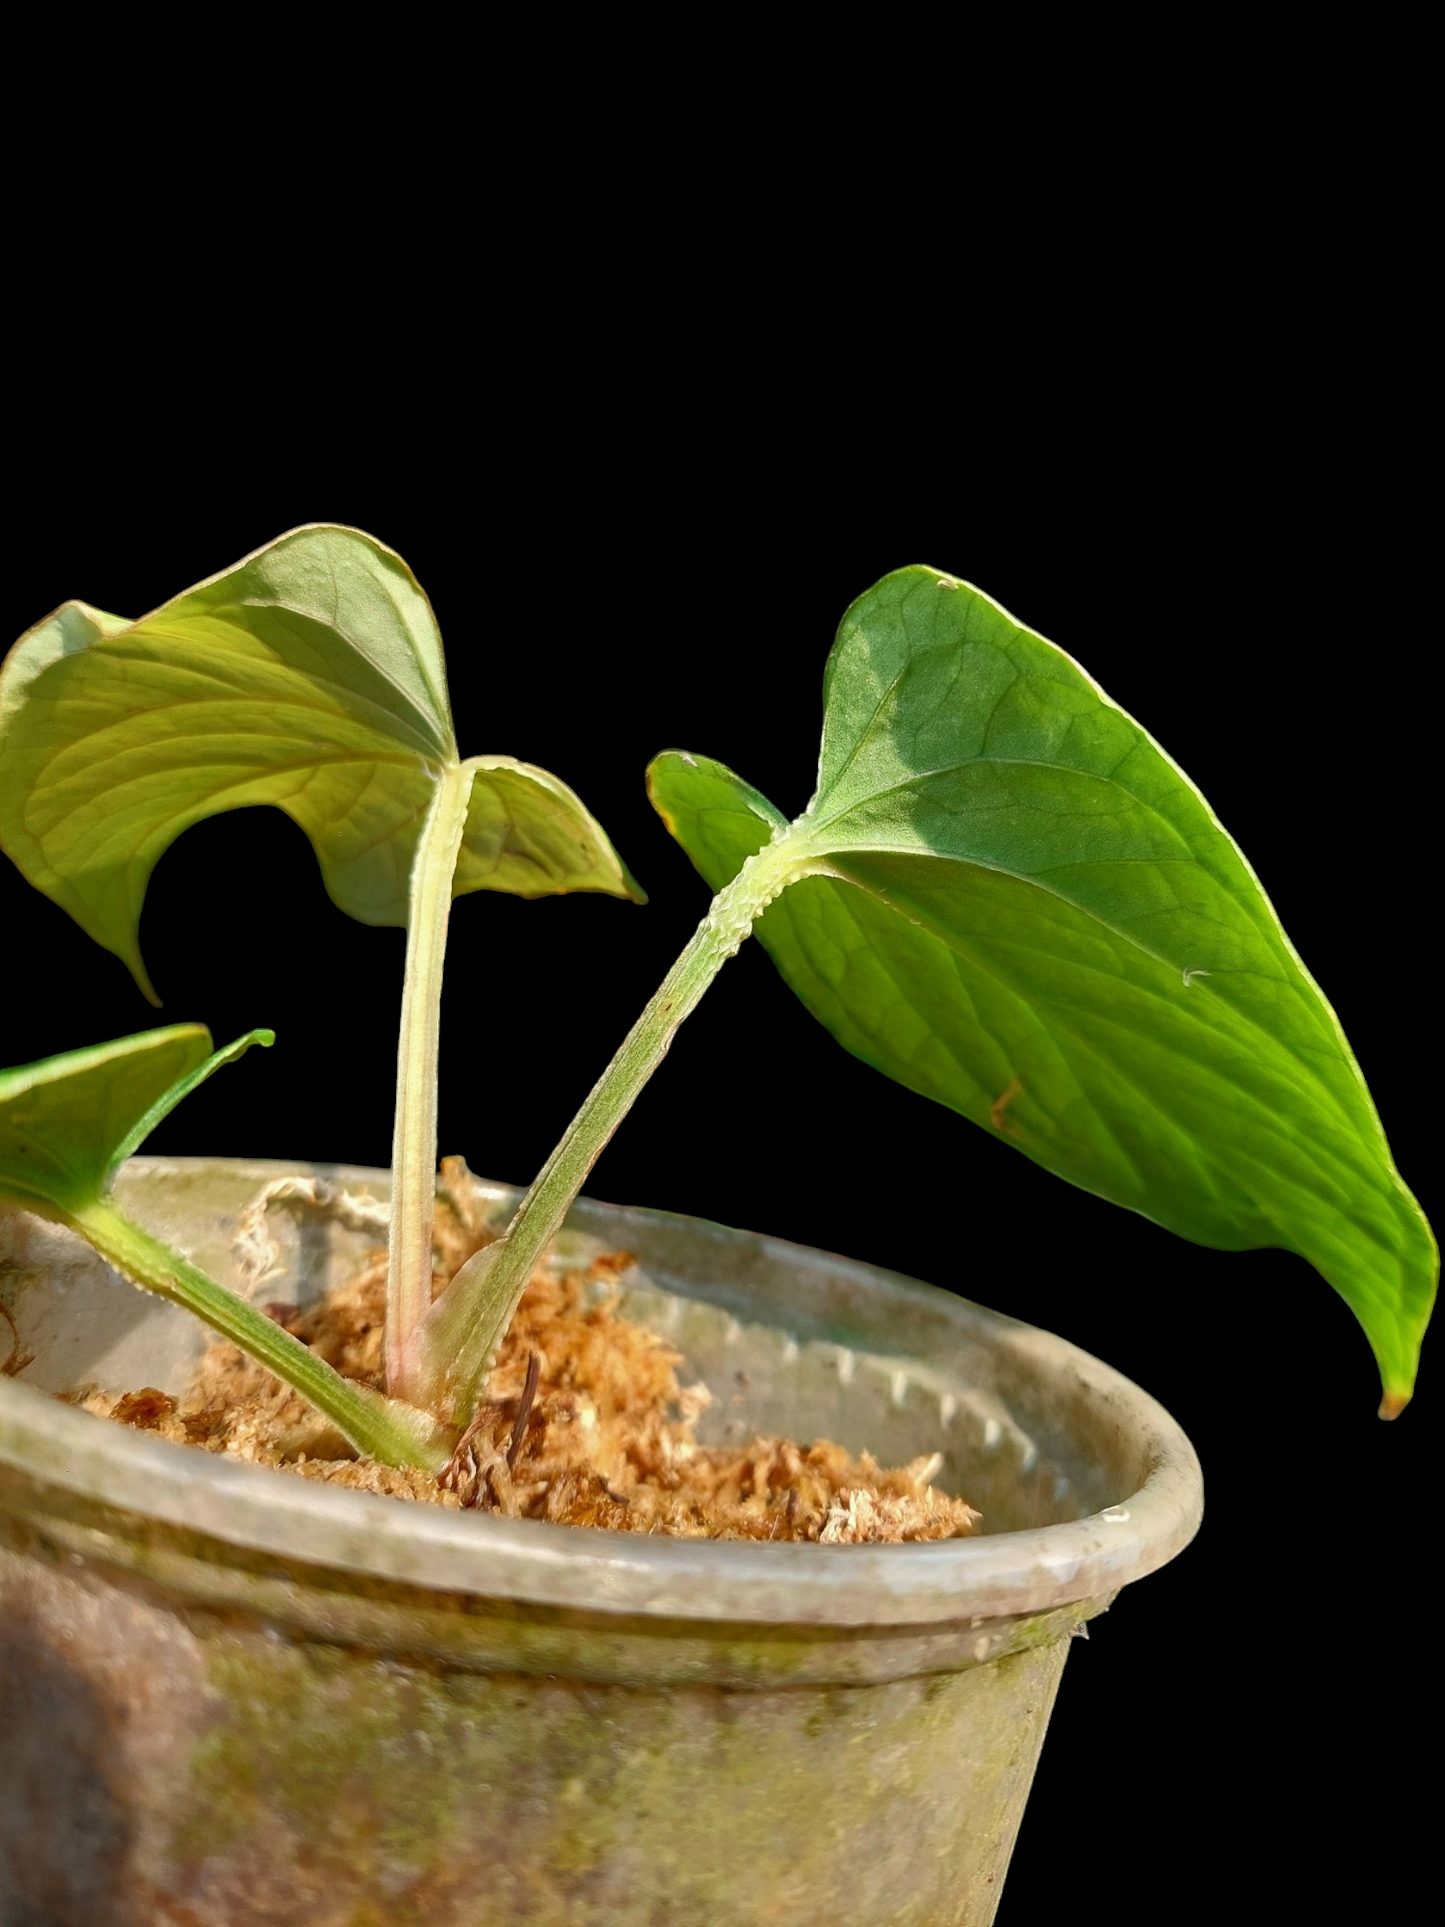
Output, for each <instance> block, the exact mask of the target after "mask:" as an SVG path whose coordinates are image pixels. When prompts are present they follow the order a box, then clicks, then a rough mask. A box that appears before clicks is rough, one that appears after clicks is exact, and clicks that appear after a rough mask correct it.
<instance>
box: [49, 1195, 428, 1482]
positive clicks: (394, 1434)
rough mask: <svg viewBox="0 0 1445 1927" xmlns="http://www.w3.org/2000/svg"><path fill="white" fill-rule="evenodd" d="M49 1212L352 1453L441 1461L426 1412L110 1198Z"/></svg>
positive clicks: (397, 1461)
mask: <svg viewBox="0 0 1445 1927" xmlns="http://www.w3.org/2000/svg"><path fill="white" fill-rule="evenodd" d="M55 1215H57V1216H60V1217H61V1221H62V1222H63V1223H67V1224H69V1225H70V1226H71V1228H72V1229H73V1230H75V1231H78V1232H79V1233H80V1235H81V1236H82V1237H83V1238H85V1239H87V1240H88V1242H89V1243H91V1244H92V1245H94V1246H95V1248H96V1250H97V1251H98V1252H99V1253H100V1254H101V1256H102V1257H103V1258H105V1259H107V1260H108V1261H109V1262H110V1263H111V1264H112V1265H114V1266H115V1268H116V1270H117V1271H119V1272H121V1273H122V1274H123V1275H124V1276H125V1277H127V1278H129V1279H130V1280H131V1281H132V1282H133V1283H134V1284H137V1285H140V1286H143V1287H144V1289H145V1290H147V1291H153V1292H155V1293H156V1294H157V1295H158V1296H160V1297H162V1298H168V1299H170V1300H171V1301H172V1303H174V1304H177V1305H183V1306H184V1307H185V1309H186V1310H187V1311H189V1312H192V1313H194V1315H195V1316H196V1317H197V1318H200V1319H203V1320H204V1321H205V1323H206V1324H208V1325H209V1326H210V1327H211V1329H212V1330H213V1331H217V1332H219V1333H220V1334H221V1336H222V1337H223V1338H228V1339H230V1341H231V1342H232V1344H234V1345H239V1346H240V1348H241V1350H242V1351H244V1352H245V1353H246V1354H247V1355H248V1356H249V1357H251V1358H254V1359H255V1360H256V1361H257V1363H258V1364H261V1365H264V1366H266V1367H267V1369H268V1370H270V1371H273V1372H275V1374H276V1376H277V1377H278V1378H280V1379H283V1380H284V1381H285V1383H286V1384H288V1385H289V1386H290V1387H291V1388H292V1390H293V1391H296V1392H299V1393H300V1394H301V1396H302V1397H303V1398H305V1399H307V1400H309V1402H310V1403H311V1404H312V1405H314V1406H315V1407H316V1409H317V1411H319V1412H322V1413H323V1414H324V1415H325V1416H326V1417H327V1418H329V1419H330V1420H331V1422H332V1424H333V1425H335V1427H336V1428H337V1430H338V1431H339V1432H341V1433H342V1434H343V1435H344V1436H345V1437H346V1438H347V1439H349V1440H350V1442H351V1443H352V1444H353V1445H354V1446H355V1447H356V1449H357V1450H358V1451H359V1452H364V1453H366V1454H368V1455H369V1456H370V1457H371V1458H373V1459H377V1460H379V1461H380V1462H381V1463H382V1464H383V1465H396V1466H408V1465H414V1466H420V1467H422V1468H423V1469H424V1470H426V1471H429V1472H435V1471H439V1470H440V1468H441V1467H442V1466H443V1465H445V1464H446V1461H447V1458H448V1456H449V1454H450V1452H451V1448H452V1444H453V1442H454V1441H453V1438H452V1436H451V1435H450V1434H449V1433H448V1432H447V1431H446V1430H445V1428H443V1427H442V1426H439V1425H438V1424H437V1423H436V1422H435V1420H433V1419H432V1418H431V1417H430V1416H429V1415H428V1414H427V1413H425V1412H419V1411H417V1410H416V1409H415V1408H414V1407H411V1406H407V1405H403V1404H401V1403H399V1402H398V1401H397V1400H395V1399H390V1398H383V1397H382V1396H381V1394H380V1393H379V1392H374V1391H372V1390H371V1388H370V1387H369V1386H366V1385H358V1384H356V1383H355V1382H354V1381H353V1380H351V1379H346V1378H343V1377H342V1376H341V1374H340V1373H339V1372H337V1371H334V1370H333V1369H332V1367H331V1366H330V1365H328V1364H327V1363H326V1361H325V1360H324V1359H321V1358H318V1357H317V1356H316V1354H315V1353H314V1352H313V1351H311V1350H309V1349H308V1347H307V1346H305V1345H303V1344H302V1343H301V1341H300V1340H299V1339H297V1338H293V1337H292V1336H291V1334H290V1332H288V1331H285V1330H283V1328H282V1327H281V1326H280V1325H277V1324H275V1323H273V1321H272V1320H271V1319H269V1318H268V1317H266V1315H265V1313H264V1312H260V1311H258V1310H257V1309H256V1307H255V1306H254V1305H251V1304H249V1303H248V1302H247V1301H246V1300H245V1299H244V1298H242V1297H239V1296H238V1295H237V1293H235V1292H234V1291H228V1290H227V1289H226V1287H225V1286H224V1285H221V1284H218V1283H217V1282H216V1280H215V1279H214V1278H209V1277H207V1275H206V1274H205V1272H203V1271H201V1270H199V1269H198V1268H197V1267H196V1266H195V1265H193V1264H191V1263H190V1262H189V1260H187V1259H185V1258H183V1257H182V1256H181V1254H180V1253H179V1252H177V1251H172V1250H171V1248H170V1247H169V1246H168V1245H165V1244H162V1243H161V1241H160V1240H159V1239H158V1238H153V1237H152V1236H151V1234H150V1233H149V1232H148V1231H143V1230H142V1229H141V1227H140V1226H139V1225H137V1224H134V1223H132V1221H131V1220H130V1219H129V1218H128V1217H126V1215H125V1213H124V1212H123V1211H121V1210H120V1208H119V1207H118V1206H117V1205H116V1204H114V1203H113V1202H112V1200H111V1199H109V1198H96V1199H94V1200H93V1201H91V1202H90V1203H87V1204H84V1205H81V1206H78V1207H76V1208H74V1209H72V1210H70V1211H67V1212H65V1213H64V1214H63V1215H62V1214H60V1213H56V1214H55Z"/></svg>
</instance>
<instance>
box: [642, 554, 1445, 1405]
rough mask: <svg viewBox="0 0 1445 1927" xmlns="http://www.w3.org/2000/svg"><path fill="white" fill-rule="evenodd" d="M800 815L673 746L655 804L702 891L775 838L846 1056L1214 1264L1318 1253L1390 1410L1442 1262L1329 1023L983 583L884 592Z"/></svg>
mask: <svg viewBox="0 0 1445 1927" xmlns="http://www.w3.org/2000/svg"><path fill="white" fill-rule="evenodd" d="M824 696H825V716H824V733H823V749H822V757H821V762H820V768H819V780H818V789H817V793H816V794H815V796H814V798H813V801H812V802H811V804H810V805H809V807H808V809H807V810H806V811H805V812H804V814H803V816H801V817H800V818H799V819H798V820H797V822H796V823H795V824H793V825H792V826H791V827H789V826H787V825H786V822H785V819H784V818H783V817H782V816H781V815H780V814H779V813H778V812H777V811H776V810H774V809H773V807H772V806H771V805H770V804H768V803H767V802H765V801H764V799H762V798H761V797H760V796H758V794H757V792H756V791H754V790H752V789H750V788H749V787H748V785H746V784H745V783H743V782H742V781H741V780H740V779H739V778H738V777H736V776H734V775H733V774H732V772H731V771H729V770H726V769H725V768H724V767H723V766H722V765H721V764H717V763H713V762H710V761H708V760H707V759H705V758H701V757H693V756H685V755H682V754H680V753H678V752H668V753H667V754H665V755H663V756H661V757H659V758H658V759H657V761H656V762H655V763H654V764H653V766H652V768H651V770H650V772H649V785H650V789H651V793H652V797H653V800H654V802H655V804H656V805H657V807H658V809H659V811H660V812H661V813H662V815H663V817H664V820H665V821H666V823H667V825H668V828H669V829H670V830H671V831H672V833H673V834H674V836H676V837H677V839H678V840H679V841H680V842H681V843H682V844H683V846H684V847H685V848H686V849H687V851H688V853H689V854H690V855H691V856H692V858H693V861H694V862H695V864H696V865H697V867H698V869H699V870H700V871H701V872H702V874H703V876H704V877H705V878H706V879H707V881H708V882H709V884H711V885H712V887H713V888H714V889H719V888H721V887H722V886H723V885H725V884H727V883H728V882H730V881H731V879H732V878H733V877H734V876H735V875H736V874H737V873H738V871H739V870H740V869H741V867H742V865H743V863H744V862H745V860H746V859H747V858H748V857H749V856H751V855H752V854H753V853H754V852H755V851H757V850H759V849H761V848H762V847H763V845H765V844H767V843H770V842H784V843H786V844H787V846H788V847H789V848H790V849H792V850H793V851H795V853H796V864H795V868H794V874H795V877H796V879H797V880H795V881H793V882H792V883H791V884H790V885H789V887H787V888H786V889H784V890H783V891H782V893H781V895H779V896H778V897H777V898H776V900H775V901H773V902H772V904H771V906H770V907H769V908H767V909H766V910H765V911H764V912H763V914H762V916H761V918H760V919H759V921H758V922H757V924H756V931H757V934H758V936H759V937H760V938H761V939H762V942H763V944H764V945H765V946H766V947H767V949H768V950H769V952H770V953H771V955H772V956H773V958H774V960H775V962H776V963H777V965H778V967H779V969H780V970H781V972H782V974H783V976H784V978H785V979H786V981H787V982H788V983H789V984H790V985H791V986H792V988H793V989H794V990H795V991H796V992H797V994H798V995H799V996H800V997H801V998H802V1000H803V1002H804V1003H805V1004H806V1005H807V1007H808V1008H809V1010H811V1011H812V1012H813V1014H814V1015H815V1016H816V1017H818V1018H819V1019H821V1021H822V1022H823V1023H824V1024H826V1025H827V1027H828V1029H829V1030H831V1031H832V1032H833V1034H834V1036H835V1037H837V1038H838V1040H839V1042H840V1043H842V1044H843V1045H844V1046H845V1047H846V1048H847V1049H848V1050H850V1051H852V1052H853V1053H854V1054H855V1055H856V1056H858V1057H861V1058H863V1059H864V1060H865V1061H866V1062H868V1063H870V1064H874V1065H876V1066H877V1067H878V1068H879V1069H880V1070H883V1071H885V1072H886V1073H887V1074H888V1075H889V1076H890V1077H893V1078H896V1079H897V1080H898V1081H899V1082H900V1083H903V1084H906V1085H908V1086H909V1087H910V1088H911V1089H913V1090H916V1091H920V1092H922V1093H923V1094H924V1095H925V1096H928V1097H932V1098H936V1099H937V1100H938V1101H939V1102H941V1103H944V1104H947V1105H949V1106H950V1107H951V1108H952V1109H953V1110H956V1111H959V1112H961V1113H962V1114H963V1115H964V1116H965V1117H968V1118H971V1119H972V1120H973V1121H974V1122H975V1123H976V1124H980V1125H982V1126H983V1127H984V1129H986V1130H989V1131H991V1132H993V1133H995V1134H997V1135H999V1136H1001V1137H1003V1138H1005V1139H1006V1140H1007V1141H1008V1142H1009V1143H1011V1144H1013V1145H1015V1146H1016V1147H1017V1148H1018V1149H1019V1150H1021V1151H1023V1152H1024V1153H1025V1154H1026V1155H1027V1156H1029V1157H1031V1158H1033V1159H1034V1160H1035V1161H1036V1162H1038V1163H1039V1164H1042V1165H1044V1166H1045V1167H1046V1168H1047V1169H1048V1170H1051V1171H1054V1172H1057V1173H1058V1174H1059V1175H1060V1176H1062V1177H1066V1178H1068V1179H1069V1180H1070V1181H1071V1182H1073V1183H1075V1184H1078V1185H1081V1186H1082V1187H1084V1188H1085V1189H1086V1190H1089V1191H1094V1192H1097V1193H1099V1194H1100V1195H1101V1196H1103V1197H1106V1198H1111V1199H1113V1200H1114V1201H1115V1202H1116V1203H1119V1204H1124V1205H1128V1206H1130V1207H1132V1208H1133V1209H1135V1210H1137V1211H1140V1212H1143V1213H1144V1214H1145V1215H1146V1216H1148V1217H1151V1218H1153V1219H1156V1220H1157V1221H1158V1222H1159V1223H1161V1224H1163V1225H1166V1226H1168V1227H1169V1228H1170V1229H1171V1230H1174V1231H1177V1232H1180V1233H1181V1234H1182V1235H1184V1236H1186V1237H1189V1238H1193V1239H1195V1240H1197V1241H1198V1242H1200V1243H1202V1244H1209V1245H1216V1246H1220V1247H1223V1248H1225V1249H1231V1250H1239V1249H1244V1248H1248V1247H1253V1246H1262V1245H1279V1246H1283V1247H1285V1248H1287V1249H1290V1250H1293V1251H1296V1252H1299V1253H1300V1254H1301V1255H1302V1256H1304V1257H1305V1258H1307V1259H1308V1260H1309V1261H1310V1262H1311V1263H1312V1264H1313V1265H1315V1266H1316V1267H1317V1268H1318V1269H1319V1271H1321V1272H1322V1273H1323V1275H1324V1276H1325V1277H1326V1278H1327V1279H1328V1280H1329V1281H1330V1283H1331V1284H1333V1285H1334V1286H1335V1288H1336V1289H1337V1290H1338V1291H1339V1292H1340V1293H1341V1294H1342V1295H1343V1296H1344V1298H1345V1299H1346V1300H1347V1301H1348V1303H1349V1304H1350V1306H1351V1307H1352V1308H1353V1310H1354V1312H1355V1314H1356V1316H1357V1317H1358V1318H1359V1320H1360V1323H1361V1324H1362V1325H1363V1327H1364V1329H1365V1332H1366V1334H1367V1336H1368V1337H1369V1340H1370V1343H1371V1345H1372V1347H1373V1348H1374V1351H1375V1355H1376V1358H1377V1360H1378V1362H1379V1366H1380V1371H1381V1376H1382V1379H1383V1381H1384V1388H1385V1403H1384V1406H1383V1407H1382V1410H1385V1411H1386V1412H1394V1411H1397V1410H1399V1409H1400V1408H1401V1407H1402V1406H1403V1404H1404V1403H1405V1401H1406V1399H1407V1398H1408V1397H1409V1394H1410V1390H1411V1388H1412V1386H1413V1383H1414V1375H1415V1366H1416V1361H1417V1358H1418V1353H1419V1345H1420V1338H1421V1335H1422V1333H1423V1331H1424V1328H1425V1324H1426V1321H1427V1319H1428V1317H1429V1312H1430V1306H1431V1302H1432V1299H1433V1295H1434V1287H1435V1279H1436V1276H1437V1273H1438V1257H1437V1254H1436V1250H1435V1245H1434V1240H1433V1239H1432V1237H1431V1235H1430V1230H1429V1227H1428V1225H1427V1224H1426V1222H1425V1220H1424V1217H1423V1215H1422V1214H1421V1212H1420V1209H1419V1207H1418V1205H1417V1204H1416V1203H1415V1200H1414V1199H1413V1198H1412V1197H1411V1195H1410V1193H1409V1192H1408V1190H1406V1188H1405V1186H1404V1184H1403V1182H1402V1180H1401V1179H1400V1176H1399V1174H1398V1172H1397V1171H1396V1169H1395V1166H1394V1164H1393V1162H1392V1160H1391V1157H1390V1152H1389V1148H1388V1146H1387V1144H1386V1141H1385V1136H1384V1133H1383V1131H1382V1129H1381V1127H1380V1122H1379V1118H1378V1116H1377V1115H1376V1112H1375V1109H1374V1106H1373V1104H1372V1103H1371V1101H1370V1098H1369V1094H1368V1092H1367V1090H1366V1088H1365V1084H1364V1081H1363V1079H1362V1077H1361V1075H1360V1071H1359V1068H1358V1066H1357V1065H1356V1063H1355V1060H1354V1058H1353V1056H1352V1055H1351V1053H1350V1050H1349V1047H1348V1045H1347V1044H1346V1042H1345V1038H1344V1035H1343V1033H1342V1031H1341V1029H1340V1026H1339V1023H1338V1021H1337V1019H1336V1018H1335V1015H1334V1012H1333V1011H1332V1010H1331V1009H1330V1007H1329V1005H1328V1004H1327V1003H1326V1001H1325V999H1324V997H1323V996H1322V995H1321V993H1320V991H1319V989H1318V988H1317V986H1316V985H1315V983H1314V982H1313V980H1312V979H1311V978H1310V976H1309V975H1308V973H1307V972H1306V971H1305V969H1304V967H1303V965H1302V964H1301V962H1300V960H1299V958H1298V957H1297V956H1296V954H1295V952H1294V950H1293V948H1292V947H1291V945H1290V943H1289V940H1288V939H1287V938H1286V936H1285V934H1284V932H1283V930H1282V929H1281V928H1280V925H1279V922H1278V920H1277V918H1276V917H1275V915H1274V912H1273V910H1272V909H1271V907H1270V904H1269V901H1268V899H1267V898H1266V897H1265V895H1264V892H1263V891H1262V890H1261V888H1260V886H1259V883H1258V882H1257V880H1256V878H1255V876H1254V873H1253V871H1252V870H1251V869H1250V867H1249V865H1248V863H1247V862H1246V861H1245V859H1244V857H1243V856H1242V854H1241V853H1240V851H1239V849H1238V847H1237V846H1236V845H1235V843H1234V842H1233V840H1232V839H1231V838H1230V837H1229V836H1228V834H1227V833H1226V832H1225V830H1224V829H1223V828H1222V827H1221V825H1220V824H1219V822H1218V821H1217V819H1216V818H1215V817H1214V815H1213V813H1212V812H1211V810H1210V808H1209V806H1208V804H1207V803H1206V802H1205V801H1204V798H1203V797H1202V796H1201V795H1200V793H1199V792H1198V790H1197V789H1196V788H1195V787H1194V785H1193V784H1192V783H1191V782H1190V781H1189V779H1188V778H1187V777H1186V776H1185V775H1184V774H1183V772H1182V771H1181V770H1180V769H1179V768H1178V767H1177V766H1176V765H1175V764H1174V763H1173V762H1171V761H1170V759H1169V758H1168V757H1167V756H1166V755H1165V754H1164V752H1163V751H1162V750H1161V749H1160V748H1159V747H1158V745H1157V744H1155V743H1154V742H1153V740H1152V739H1151V738H1150V737H1149V736H1148V735H1147V734H1146V732H1145V731H1144V730H1143V729H1141V728H1140V727H1139V725H1138V724H1137V723H1135V722H1134V721H1133V720H1132V719H1131V718H1130V717H1129V716H1127V715H1125V714H1124V712H1123V711H1122V710H1120V709H1119V708H1118V707H1117V705H1115V704H1114V703H1112V702H1111V701H1110V700H1109V698H1108V697H1107V696H1105V695H1104V694H1103V692H1102V691H1101V690H1100V689H1099V688H1098V686H1097V685H1096V684H1095V683H1094V682H1093V681H1092V680H1091V679H1090V678H1089V677H1088V676H1087V675H1086V674H1085V673H1084V671H1083V670H1082V669H1080V668H1079V666H1078V665H1077V664H1076V663H1075V662H1073V661H1072V660H1071V659H1070V658H1069V657H1068V656H1066V655H1065V654H1064V653H1063V652H1062V650H1059V649H1057V648H1055V647H1054V646H1053V645H1052V644H1051V643H1048V642H1046V641H1045V640H1044V639H1043V638H1042V637H1040V636H1038V635H1035V634H1034V633H1033V632H1032V631H1031V630H1029V629H1026V628H1024V627H1023V626H1022V625H1021V624H1019V623H1017V622H1015V621H1014V620H1013V619H1012V618H1011V617H1010V616H1009V615H1007V614H1006V613H1005V611H1004V610H1002V609H1001V608H1000V607H999V606H998V605H997V604H996V603H995V602H993V601H991V600H990V599H989V598H988V597H987V596H985V595H983V594H981V593H980V592H979V591H977V590H976V589H973V588H971V587H969V586H968V585H967V584H965V583H961V582H958V581H955V580H954V579H953V578H952V577H949V576H945V575H940V574H938V573H937V572H936V571H934V570H931V569H921V568H915V569H904V570H901V571H899V572H898V573H897V574H895V575H891V576H888V577H886V578H885V579H884V580H883V581H882V582H881V583H879V584H878V585H877V586H876V587H875V588H874V589H872V590H870V591H869V592H868V593H867V594H866V595H864V596H862V597H861V598H860V599H859V600H858V601H857V602H855V603H854V604H853V606H852V607H851V608H850V609H849V610H848V612H847V614H846V615H845V616H844V618H843V623H842V626H841V628H840V630H839V635H838V640H837V643H836V645H835V647H834V649H833V652H832V655H831V657H830V659H829V662H828V668H827V674H826V680H825V685H824Z"/></svg>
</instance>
